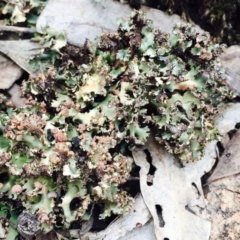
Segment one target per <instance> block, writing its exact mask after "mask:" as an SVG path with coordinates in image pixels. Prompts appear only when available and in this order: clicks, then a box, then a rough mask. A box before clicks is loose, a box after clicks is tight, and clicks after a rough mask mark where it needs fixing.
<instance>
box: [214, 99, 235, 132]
mask: <svg viewBox="0 0 240 240" xmlns="http://www.w3.org/2000/svg"><path fill="white" fill-rule="evenodd" d="M239 122H240V103H229V104H225V105H223V106H222V107H221V108H220V109H219V112H218V114H217V116H216V118H215V127H216V128H217V129H218V131H219V133H220V134H221V135H222V136H225V135H226V134H227V133H228V132H229V131H230V130H232V129H234V128H235V125H236V124H237V123H239Z"/></svg>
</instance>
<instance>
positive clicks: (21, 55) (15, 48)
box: [0, 40, 41, 76]
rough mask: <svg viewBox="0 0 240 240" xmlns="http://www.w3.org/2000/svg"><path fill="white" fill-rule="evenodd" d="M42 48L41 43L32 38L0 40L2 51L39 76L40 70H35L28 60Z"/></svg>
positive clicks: (26, 69) (30, 72) (23, 67)
mask: <svg viewBox="0 0 240 240" xmlns="http://www.w3.org/2000/svg"><path fill="white" fill-rule="evenodd" d="M40 50H41V45H40V44H39V43H37V42H32V41H30V40H17V41H0V52H2V53H4V54H5V55H7V56H8V57H9V58H11V59H12V60H13V61H14V62H15V63H16V64H17V65H18V66H20V67H21V68H22V69H24V70H25V71H26V72H28V73H29V74H30V75H32V76H37V72H38V70H37V69H36V70H34V69H33V68H32V67H31V66H30V64H29V62H28V61H29V60H30V59H31V57H33V56H34V55H36V54H38V53H39V51H40Z"/></svg>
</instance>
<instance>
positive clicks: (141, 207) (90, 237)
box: [81, 194, 151, 240]
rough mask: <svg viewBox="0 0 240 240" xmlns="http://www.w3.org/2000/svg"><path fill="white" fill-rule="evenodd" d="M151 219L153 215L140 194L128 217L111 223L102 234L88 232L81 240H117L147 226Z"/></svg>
mask: <svg viewBox="0 0 240 240" xmlns="http://www.w3.org/2000/svg"><path fill="white" fill-rule="evenodd" d="M150 218H151V215H150V213H149V211H148V209H147V207H146V205H145V203H144V200H143V198H142V195H141V194H140V195H138V197H137V198H136V199H135V203H134V206H133V209H132V211H131V212H130V213H129V214H128V215H126V216H124V217H120V218H118V219H117V220H115V221H114V222H113V223H111V224H110V225H109V226H108V228H107V229H105V230H103V231H101V232H98V233H93V232H88V233H86V234H84V235H82V236H81V240H102V239H104V240H113V239H116V240H117V239H119V238H120V237H122V236H124V235H125V234H126V233H127V232H129V231H132V230H133V229H135V228H138V227H139V225H141V226H143V225H145V224H146V223H147V222H148V221H149V219H150ZM113 233H114V236H113Z"/></svg>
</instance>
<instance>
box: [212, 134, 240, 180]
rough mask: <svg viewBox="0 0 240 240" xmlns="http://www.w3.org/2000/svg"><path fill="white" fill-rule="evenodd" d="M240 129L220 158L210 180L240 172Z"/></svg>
mask: <svg viewBox="0 0 240 240" xmlns="http://www.w3.org/2000/svg"><path fill="white" fill-rule="evenodd" d="M239 159H240V130H238V131H237V132H236V133H235V134H234V136H233V137H232V139H231V140H230V141H229V142H228V144H227V146H226V149H225V150H224V152H223V155H222V156H221V158H220V159H219V162H218V165H217V167H216V169H215V170H214V172H213V174H212V175H211V177H210V178H209V179H208V182H212V181H215V180H217V179H220V178H223V177H228V176H231V175H234V174H237V173H239V172H240V161H239Z"/></svg>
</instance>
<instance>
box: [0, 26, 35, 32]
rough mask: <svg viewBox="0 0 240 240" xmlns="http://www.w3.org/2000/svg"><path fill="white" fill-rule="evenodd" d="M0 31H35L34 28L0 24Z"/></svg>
mask: <svg viewBox="0 0 240 240" xmlns="http://www.w3.org/2000/svg"><path fill="white" fill-rule="evenodd" d="M0 32H22V33H35V32H37V30H36V29H35V28H26V27H15V26H4V25H0Z"/></svg>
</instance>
